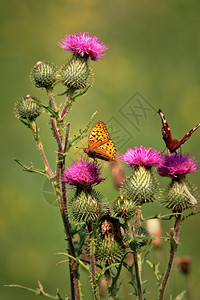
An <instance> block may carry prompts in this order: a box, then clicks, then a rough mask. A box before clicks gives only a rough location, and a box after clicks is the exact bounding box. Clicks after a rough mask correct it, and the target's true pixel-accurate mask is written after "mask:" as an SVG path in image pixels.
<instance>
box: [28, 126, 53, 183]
mask: <svg viewBox="0 0 200 300" xmlns="http://www.w3.org/2000/svg"><path fill="white" fill-rule="evenodd" d="M30 125H31V129H32V131H33V137H34V140H35V141H36V143H37V146H38V149H39V151H40V154H41V156H42V159H43V162H44V164H45V167H46V169H47V171H48V173H49V175H50V176H51V178H54V173H53V172H52V170H51V167H50V165H49V162H48V160H47V157H46V154H45V152H44V148H43V144H42V142H41V140H40V137H39V133H38V129H37V125H36V123H35V122H34V121H33V122H31V124H30Z"/></svg>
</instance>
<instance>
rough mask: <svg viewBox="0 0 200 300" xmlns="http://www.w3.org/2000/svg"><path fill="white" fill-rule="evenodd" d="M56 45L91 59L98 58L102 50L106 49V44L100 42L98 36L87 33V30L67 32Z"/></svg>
mask: <svg viewBox="0 0 200 300" xmlns="http://www.w3.org/2000/svg"><path fill="white" fill-rule="evenodd" d="M58 45H59V46H60V47H61V48H63V49H65V50H67V51H71V52H73V53H77V54H79V55H80V56H81V57H87V58H90V59H91V60H99V59H100V58H101V57H102V55H103V51H105V50H107V49H108V47H107V46H106V45H104V44H102V43H101V42H100V40H99V38H97V37H96V36H95V35H89V33H87V32H83V33H81V32H79V33H74V34H67V35H66V36H65V37H64V39H62V40H61V41H60V42H58Z"/></svg>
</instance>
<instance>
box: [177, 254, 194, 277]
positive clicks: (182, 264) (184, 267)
mask: <svg viewBox="0 0 200 300" xmlns="http://www.w3.org/2000/svg"><path fill="white" fill-rule="evenodd" d="M175 263H176V267H177V269H179V270H180V272H182V273H183V274H184V275H188V274H190V272H191V257H190V256H179V257H177V258H176V261H175Z"/></svg>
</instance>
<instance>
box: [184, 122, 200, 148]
mask: <svg viewBox="0 0 200 300" xmlns="http://www.w3.org/2000/svg"><path fill="white" fill-rule="evenodd" d="M199 127H200V123H199V124H198V125H197V126H195V127H194V128H193V129H192V130H190V131H189V132H188V133H187V134H186V135H185V136H184V137H183V138H182V139H181V140H180V142H179V143H180V146H181V145H182V144H184V143H185V142H186V141H187V140H188V139H189V138H190V137H191V135H192V133H193V132H194V131H195V130H197V128H199ZM180 146H179V147H180Z"/></svg>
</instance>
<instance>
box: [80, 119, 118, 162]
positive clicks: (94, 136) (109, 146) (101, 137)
mask: <svg viewBox="0 0 200 300" xmlns="http://www.w3.org/2000/svg"><path fill="white" fill-rule="evenodd" d="M83 151H84V152H85V153H86V154H87V155H88V156H89V157H92V158H94V159H95V158H100V159H102V160H105V161H116V159H115V156H116V153H117V151H116V148H115V145H114V143H113V141H112V140H111V139H110V135H109V133H108V130H107V128H106V125H105V124H104V123H103V122H101V121H99V122H97V123H96V124H95V125H94V126H93V127H92V129H91V131H90V134H89V138H88V148H84V149H83Z"/></svg>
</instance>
